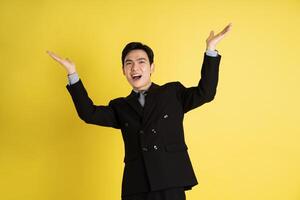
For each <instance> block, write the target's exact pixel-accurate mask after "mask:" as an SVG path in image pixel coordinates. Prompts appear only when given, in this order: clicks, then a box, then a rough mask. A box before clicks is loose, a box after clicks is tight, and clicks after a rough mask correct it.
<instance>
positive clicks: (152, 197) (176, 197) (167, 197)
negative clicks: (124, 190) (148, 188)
mask: <svg viewBox="0 0 300 200" xmlns="http://www.w3.org/2000/svg"><path fill="white" fill-rule="evenodd" d="M122 200H186V197H185V191H184V189H183V188H169V189H165V190H159V191H152V192H147V193H145V192H144V193H138V194H133V195H127V196H124V197H122Z"/></svg>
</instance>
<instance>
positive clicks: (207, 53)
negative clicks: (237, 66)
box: [205, 49, 218, 57]
mask: <svg viewBox="0 0 300 200" xmlns="http://www.w3.org/2000/svg"><path fill="white" fill-rule="evenodd" d="M205 53H206V55H208V56H212V57H217V56H218V51H217V50H209V49H207V50H206V52H205Z"/></svg>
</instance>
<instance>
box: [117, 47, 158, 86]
mask: <svg viewBox="0 0 300 200" xmlns="http://www.w3.org/2000/svg"><path fill="white" fill-rule="evenodd" d="M153 72H154V63H152V64H151V65H150V62H149V58H148V55H147V53H146V52H145V51H144V50H141V49H135V50H132V51H130V52H129V53H128V54H127V55H126V57H125V59H124V66H123V74H124V75H125V76H126V79H127V81H128V82H129V84H130V85H131V86H132V87H133V88H134V89H136V90H145V89H147V88H148V87H149V86H150V84H151V79H150V75H151V74H152V73H153Z"/></svg>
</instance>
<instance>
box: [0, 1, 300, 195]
mask: <svg viewBox="0 0 300 200" xmlns="http://www.w3.org/2000/svg"><path fill="white" fill-rule="evenodd" d="M299 11H300V2H299V1H298V0H285V1H258V0H254V1H253V0H252V1H238V0H236V1H233V0H230V1H221V0H214V1H170V0H169V1H158V0H154V1H137V0H136V1H121V0H119V1H108V0H105V1H96V0H94V1H92V0H77V1H70V0H44V1H38V0H36V1H34V0H28V1H25V0H24V1H22V0H19V1H17V0H1V1H0V24H1V25H0V61H1V78H0V91H1V98H0V99H1V103H0V109H1V110H0V120H1V127H0V199H1V200H54V199H55V200H67V199H70V200H71V199H72V200H88V199H93V200H95V199H99V200H100V199H101V200H102V199H105V200H106V199H108V200H110V199H112V200H114V199H120V195H121V181H122V172H123V166H124V165H123V156H124V146H123V141H122V137H121V132H120V131H119V130H116V129H112V128H106V127H100V126H95V125H88V124H85V123H84V122H83V121H81V120H80V119H79V117H78V116H77V113H76V111H75V107H74V105H73V102H72V100H71V97H70V95H69V93H68V92H67V89H66V88H65V86H66V84H67V76H66V72H65V70H64V69H63V68H62V66H60V65H59V64H58V63H56V62H55V61H54V60H53V59H52V58H51V57H49V56H48V54H46V50H51V51H53V52H55V53H57V54H58V55H60V56H62V57H68V58H70V59H71V60H73V61H74V62H75V64H76V68H77V71H78V73H79V75H80V77H81V79H82V81H83V83H84V84H85V87H86V89H87V91H88V93H89V95H90V97H91V98H92V99H93V101H94V103H95V104H107V103H108V101H109V100H110V99H112V98H116V97H119V96H127V95H128V94H129V92H130V90H131V87H130V85H129V84H128V83H127V81H126V78H125V77H124V76H123V74H122V72H121V59H120V57H121V51H122V49H123V47H124V46H125V44H127V43H128V42H131V41H141V42H143V43H146V44H148V45H149V46H150V47H151V48H152V49H153V50H154V54H155V57H154V61H155V64H156V69H155V73H154V74H153V76H152V81H153V82H155V83H158V84H164V83H166V82H169V81H177V80H178V81H181V82H182V83H183V84H184V85H185V86H195V85H196V84H197V83H198V80H199V78H200V68H201V64H202V61H203V53H204V51H205V40H206V38H207V37H208V35H209V32H210V31H211V30H214V31H215V33H218V32H219V31H221V30H222V29H223V28H224V27H225V26H226V25H227V24H228V23H229V22H232V25H233V26H232V30H231V32H230V33H229V34H228V35H227V36H226V37H225V38H224V39H223V40H222V41H221V42H220V43H219V44H218V46H217V50H218V51H219V52H220V54H221V55H222V59H221V65H220V78H219V85H218V90H217V95H216V97H215V99H214V101H212V102H211V103H208V104H205V105H203V106H202V107H200V108H197V109H195V110H193V111H191V112H189V113H187V114H186V116H185V121H184V126H185V138H186V142H187V144H188V146H189V153H190V157H191V160H192V163H193V167H194V169H195V172H196V176H197V178H198V181H199V185H197V186H196V187H194V188H193V189H192V190H190V191H188V192H187V193H186V195H187V199H188V200H198V199H202V200H266V199H268V200H269V199H270V200H277V199H278V200H299V199H300V145H299V143H300V126H299V123H300V120H299V113H300V106H299V102H300V94H299V91H300V90H299V86H300V84H299V83H300V82H299V77H300V61H299V51H300V39H299V38H300V37H299V35H300V12H299Z"/></svg>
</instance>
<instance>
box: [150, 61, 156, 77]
mask: <svg viewBox="0 0 300 200" xmlns="http://www.w3.org/2000/svg"><path fill="white" fill-rule="evenodd" d="M154 69H155V64H154V62H153V63H152V64H151V65H150V74H152V73H153V72H154Z"/></svg>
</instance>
